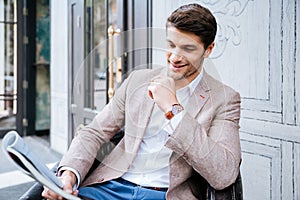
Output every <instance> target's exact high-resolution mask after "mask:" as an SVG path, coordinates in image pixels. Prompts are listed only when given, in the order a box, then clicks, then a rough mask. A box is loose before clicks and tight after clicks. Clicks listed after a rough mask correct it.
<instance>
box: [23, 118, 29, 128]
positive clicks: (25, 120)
mask: <svg viewBox="0 0 300 200" xmlns="http://www.w3.org/2000/svg"><path fill="white" fill-rule="evenodd" d="M22 124H23V126H24V127H27V126H28V119H27V118H23V120H22Z"/></svg>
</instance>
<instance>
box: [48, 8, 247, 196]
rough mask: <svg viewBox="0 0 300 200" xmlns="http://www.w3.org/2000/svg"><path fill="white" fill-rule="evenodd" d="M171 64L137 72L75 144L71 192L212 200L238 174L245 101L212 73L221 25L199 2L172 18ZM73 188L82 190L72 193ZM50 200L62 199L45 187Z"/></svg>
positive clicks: (65, 170)
mask: <svg viewBox="0 0 300 200" xmlns="http://www.w3.org/2000/svg"><path fill="white" fill-rule="evenodd" d="M166 28H167V32H166V39H167V44H168V48H167V53H166V57H167V66H166V68H163V69H155V70H138V71H134V72H132V73H131V74H130V76H129V77H128V78H127V79H126V80H125V81H124V83H123V84H122V85H121V86H120V88H118V90H117V91H116V94H115V96H114V97H113V99H112V100H111V101H110V103H109V104H108V105H107V106H106V107H105V108H104V109H103V110H102V111H101V112H100V113H99V114H98V115H97V116H96V117H95V119H94V120H93V121H92V122H91V123H90V124H89V125H87V126H85V127H83V128H81V129H80V130H79V131H78V133H77V134H76V137H75V138H74V139H73V141H72V143H71V146H70V149H69V150H68V152H67V153H66V155H64V157H63V159H62V161H61V163H60V166H59V168H58V171H59V172H58V175H59V176H60V177H61V179H62V180H63V183H64V190H66V191H68V192H70V193H73V194H74V195H79V196H80V197H82V198H86V199H139V200H141V199H155V200H156V199H172V200H173V199H189V200H192V199H205V195H206V193H205V189H204V190H203V189H201V188H203V187H204V188H205V185H206V184H207V183H208V184H210V185H211V186H212V187H213V188H215V189H216V190H221V189H223V188H225V187H227V186H229V185H231V184H232V183H234V182H235V180H236V178H237V176H238V173H239V164H240V161H241V149H240V141H239V119H240V96H239V94H238V93H237V92H236V91H234V90H233V89H231V88H230V87H228V86H226V85H224V84H222V83H221V82H219V81H217V80H215V79H214V78H212V77H211V76H210V75H208V74H207V73H206V72H205V70H204V69H203V63H204V59H205V58H207V57H209V55H210V54H211V52H212V50H213V48H214V39H215V35H216V31H217V24H216V20H215V18H214V16H213V15H212V14H211V12H210V11H209V10H208V9H206V8H204V7H202V6H201V5H199V4H189V5H184V6H182V7H180V8H178V9H177V10H175V11H174V12H173V13H172V14H171V16H170V17H169V18H168V20H167V24H166ZM122 127H124V137H123V138H122V139H121V141H120V142H119V143H118V144H117V146H116V147H115V148H114V149H113V151H112V152H111V153H110V154H108V155H107V156H106V157H105V159H104V160H103V161H102V162H101V164H100V165H99V166H98V167H97V168H96V169H95V170H94V171H93V172H92V173H88V171H89V169H90V168H91V166H92V164H93V162H94V159H95V158H96V155H97V151H98V150H99V149H100V147H101V146H102V145H103V144H104V143H105V142H107V141H109V140H110V139H111V138H112V137H113V136H114V135H115V134H116V133H117V132H118V131H119V130H120V129H121V128H122ZM74 186H75V187H76V186H79V187H77V188H78V189H77V190H73V189H72V188H74ZM43 196H44V197H45V198H47V199H58V198H60V197H59V196H58V195H57V194H55V193H53V192H52V191H49V190H48V189H45V190H44V192H43Z"/></svg>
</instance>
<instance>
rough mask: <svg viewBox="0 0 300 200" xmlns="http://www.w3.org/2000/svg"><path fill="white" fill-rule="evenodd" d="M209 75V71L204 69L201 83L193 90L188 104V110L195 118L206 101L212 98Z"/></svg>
mask: <svg viewBox="0 0 300 200" xmlns="http://www.w3.org/2000/svg"><path fill="white" fill-rule="evenodd" d="M207 76H208V75H207V73H206V72H205V71H204V73H203V77H202V79H201V81H200V83H199V84H198V86H197V87H196V88H195V91H194V92H193V94H192V96H191V97H190V99H189V101H188V104H187V108H186V110H187V112H188V113H189V114H190V115H191V116H192V117H194V118H195V117H196V116H197V114H198V113H199V112H200V110H201V109H202V107H203V106H204V104H205V102H206V101H207V100H208V99H209V98H210V97H209V90H210V89H209V87H208V83H207Z"/></svg>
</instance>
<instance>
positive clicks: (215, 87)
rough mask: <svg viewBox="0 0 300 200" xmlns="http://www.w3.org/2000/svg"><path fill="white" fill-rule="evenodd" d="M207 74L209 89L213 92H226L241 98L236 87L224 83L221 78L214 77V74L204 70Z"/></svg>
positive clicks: (206, 79)
mask: <svg viewBox="0 0 300 200" xmlns="http://www.w3.org/2000/svg"><path fill="white" fill-rule="evenodd" d="M204 73H205V76H204V79H205V83H206V84H207V87H208V89H209V90H210V91H211V92H213V91H215V92H217V93H219V92H222V93H223V92H224V93H226V94H228V95H230V96H238V97H239V98H240V93H239V92H238V91H236V90H235V89H233V88H232V87H230V86H228V85H227V84H225V83H223V82H222V81H220V80H217V79H216V78H214V77H213V76H211V75H210V74H208V73H207V72H204Z"/></svg>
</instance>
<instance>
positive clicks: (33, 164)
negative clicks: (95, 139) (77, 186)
mask: <svg viewBox="0 0 300 200" xmlns="http://www.w3.org/2000/svg"><path fill="white" fill-rule="evenodd" d="M2 150H3V152H4V154H5V155H6V157H7V158H8V160H10V161H12V163H13V164H14V165H15V166H16V167H17V168H18V169H19V170H21V171H22V172H23V173H25V174H26V175H28V176H30V177H32V178H33V179H35V180H36V181H38V182H40V183H41V184H42V185H44V186H45V187H47V188H49V189H50V190H52V191H54V192H56V193H57V194H59V195H61V196H62V197H64V198H65V199H69V200H80V198H79V197H77V196H74V195H71V194H69V193H67V192H65V191H63V190H62V186H63V184H62V182H61V181H60V179H59V178H58V177H57V176H55V174H54V172H52V171H51V170H50V169H49V168H48V167H47V166H46V165H45V164H44V163H42V162H41V160H40V159H39V158H38V157H37V155H36V154H34V152H33V151H31V150H30V148H29V147H28V146H27V145H26V143H25V142H24V140H23V139H22V138H21V137H20V136H19V134H18V133H17V132H16V131H10V132H8V133H7V134H6V135H5V136H4V138H3V141H2Z"/></svg>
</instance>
